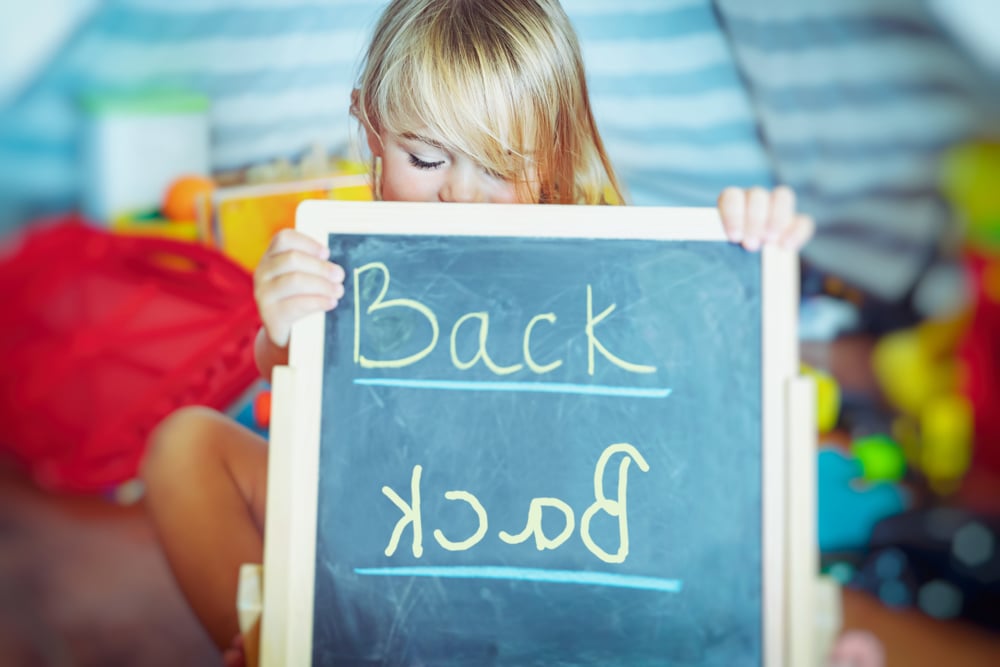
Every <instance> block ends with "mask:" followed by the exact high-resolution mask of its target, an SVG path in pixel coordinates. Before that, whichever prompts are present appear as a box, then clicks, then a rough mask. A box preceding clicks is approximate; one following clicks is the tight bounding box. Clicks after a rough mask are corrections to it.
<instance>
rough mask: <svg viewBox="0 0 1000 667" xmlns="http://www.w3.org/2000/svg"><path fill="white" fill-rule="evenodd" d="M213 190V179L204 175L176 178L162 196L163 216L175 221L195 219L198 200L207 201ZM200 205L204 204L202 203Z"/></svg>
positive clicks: (196, 217)
mask: <svg viewBox="0 0 1000 667" xmlns="http://www.w3.org/2000/svg"><path fill="white" fill-rule="evenodd" d="M214 190H215V181H213V180H212V179H210V178H206V177H205V176H181V177H180V178H177V179H176V180H174V182H173V183H171V184H170V187H169V188H167V193H166V194H165V195H164V197H163V210H162V213H163V217H165V218H167V219H168V220H173V221H175V222H191V221H193V220H197V219H198V205H199V202H204V201H208V200H209V199H210V198H211V197H212V192H213V191H214ZM202 197H204V198H205V199H201V198H202ZM201 205H203V206H204V203H202V204H201Z"/></svg>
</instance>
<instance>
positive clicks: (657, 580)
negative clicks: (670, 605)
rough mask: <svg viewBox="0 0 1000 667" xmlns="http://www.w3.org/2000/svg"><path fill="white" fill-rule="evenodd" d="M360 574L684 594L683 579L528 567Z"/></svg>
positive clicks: (366, 570)
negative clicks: (512, 581) (581, 586)
mask: <svg viewBox="0 0 1000 667" xmlns="http://www.w3.org/2000/svg"><path fill="white" fill-rule="evenodd" d="M354 572H355V573H356V574H361V575H368V576H376V577H435V578H438V579H512V580H516V581H532V582H540V583H553V584H584V585H591V586H611V587H614V588H639V589H643V590H648V591H662V592H666V593H680V592H681V589H682V588H683V584H682V582H681V581H680V580H679V579H664V578H661V577H643V576H639V575H632V574H614V573H611V572H587V571H582V570H544V569H537V568H528V567H500V566H480V567H474V566H454V567H434V566H427V567H368V568H365V567H356V568H354Z"/></svg>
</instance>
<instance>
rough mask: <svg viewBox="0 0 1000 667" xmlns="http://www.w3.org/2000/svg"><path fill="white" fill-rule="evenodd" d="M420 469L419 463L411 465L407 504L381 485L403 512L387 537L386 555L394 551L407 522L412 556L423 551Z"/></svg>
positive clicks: (388, 496) (418, 554)
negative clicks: (388, 537) (411, 529)
mask: <svg viewBox="0 0 1000 667" xmlns="http://www.w3.org/2000/svg"><path fill="white" fill-rule="evenodd" d="M422 470H423V468H421V467H420V466H419V465H416V466H413V476H412V478H411V479H410V498H411V500H410V504H409V505H407V504H406V502H405V501H404V500H403V499H402V498H400V497H399V494H398V493H396V492H395V491H393V490H392V489H391V488H389V487H388V486H383V487H382V493H384V494H385V495H386V497H387V498H389V500H391V501H392V502H394V503H395V504H396V507H398V508H399V509H400V511H401V512H402V513H403V516H401V517H399V521H397V522H396V527H395V528H393V529H392V537H391V538H390V539H389V545H388V546H387V547H386V548H385V555H386V556H391V555H393V554H394V553H396V547H397V546H398V545H399V538H400V537H401V536H402V534H403V530H404V529H405V528H406V526H407V524H410V523H412V524H413V557H414V558H420V556H422V555H423V553H424V545H423V539H424V536H423V526H422V525H421V522H420V473H421V472H422Z"/></svg>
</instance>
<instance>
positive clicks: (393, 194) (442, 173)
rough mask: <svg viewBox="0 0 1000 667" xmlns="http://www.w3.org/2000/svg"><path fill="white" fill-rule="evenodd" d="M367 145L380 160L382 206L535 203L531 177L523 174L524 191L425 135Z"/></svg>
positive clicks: (535, 189)
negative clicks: (385, 203) (404, 203)
mask: <svg viewBox="0 0 1000 667" xmlns="http://www.w3.org/2000/svg"><path fill="white" fill-rule="evenodd" d="M379 138H380V139H381V141H375V142H373V141H371V139H373V137H369V145H370V146H371V148H372V152H373V153H374V154H375V155H378V156H380V157H381V158H382V199H384V200H386V201H432V202H433V201H439V202H481V203H486V202H488V203H494V204H514V203H533V202H537V201H538V197H539V186H538V180H537V177H536V175H535V174H534V173H533V172H530V170H529V172H530V173H529V180H528V183H527V187H521V188H518V187H517V184H516V183H515V182H514V181H512V180H509V179H506V178H504V177H502V176H500V175H499V174H495V173H492V172H490V171H489V170H487V169H485V168H484V167H483V166H482V165H480V164H478V163H477V162H476V161H475V160H473V159H472V158H470V157H468V156H466V155H462V154H455V153H453V152H451V151H449V150H447V149H446V148H445V147H444V146H443V144H442V143H441V142H439V141H437V140H436V139H435V138H434V137H432V136H429V135H428V134H425V133H413V134H409V133H408V134H405V135H395V134H390V133H387V132H383V133H382V134H381V135H379Z"/></svg>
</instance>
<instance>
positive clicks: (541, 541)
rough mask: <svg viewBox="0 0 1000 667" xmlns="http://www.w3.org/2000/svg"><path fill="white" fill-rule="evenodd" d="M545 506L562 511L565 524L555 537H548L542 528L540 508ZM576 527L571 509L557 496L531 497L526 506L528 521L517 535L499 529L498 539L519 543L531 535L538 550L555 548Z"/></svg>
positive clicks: (566, 538) (567, 537)
mask: <svg viewBox="0 0 1000 667" xmlns="http://www.w3.org/2000/svg"><path fill="white" fill-rule="evenodd" d="M546 507H554V508H556V509H557V510H559V511H560V512H562V513H563V516H564V517H565V519H566V525H565V526H564V527H563V530H562V532H561V533H559V535H557V536H556V537H553V538H550V537H548V536H547V535H546V534H545V531H544V530H543V529H542V510H543V509H544V508H546ZM575 527H576V518H575V517H574V516H573V509H572V508H571V507H570V506H569V505H567V504H566V503H565V502H563V501H562V500H559V499H558V498H533V499H532V500H531V505H530V506H529V508H528V522H527V524H526V525H525V526H524V530H522V531H521V532H520V533H518V534H517V535H511V534H510V533H508V532H507V531H505V530H501V531H500V539H501V540H503V541H504V542H506V543H507V544H520V543H521V542H524V541H526V540H527V539H528V537H530V536H531V535H534V536H535V548H537V549H538V550H539V551H544V550H545V549H555V548H556V547H558V546H560V545H561V544H562V543H563V542H565V541H566V540H568V539H569V536H570V535H572V534H573V528H575Z"/></svg>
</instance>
